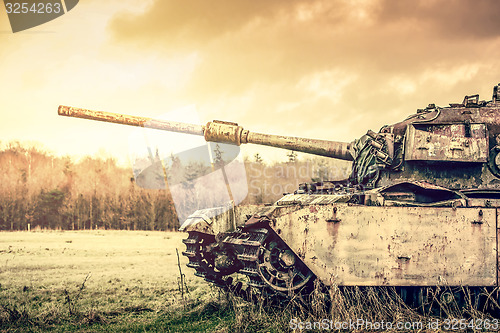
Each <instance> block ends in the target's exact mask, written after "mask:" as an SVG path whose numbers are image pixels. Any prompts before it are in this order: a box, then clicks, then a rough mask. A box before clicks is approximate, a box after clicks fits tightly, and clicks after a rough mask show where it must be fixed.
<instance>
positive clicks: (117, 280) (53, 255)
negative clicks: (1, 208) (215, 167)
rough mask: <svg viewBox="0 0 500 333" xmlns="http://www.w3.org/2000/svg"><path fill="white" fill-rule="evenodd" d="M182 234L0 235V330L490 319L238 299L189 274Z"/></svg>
mask: <svg viewBox="0 0 500 333" xmlns="http://www.w3.org/2000/svg"><path fill="white" fill-rule="evenodd" d="M184 237H186V234H184V233H177V232H159V231H105V230H92V231H88V230H87V231H32V232H1V233H0V332H47V331H50V332H101V331H103V332H104V331H105V332H221V333H224V332H231V333H237V332H289V331H295V332H302V331H307V332H311V331H317V330H307V329H306V328H308V327H307V325H308V323H309V324H311V323H314V322H316V323H318V322H319V321H321V320H323V319H328V320H331V321H330V323H338V324H342V323H347V322H349V321H356V320H357V319H359V318H364V320H367V321H371V322H372V323H375V322H379V323H380V322H392V323H395V324H396V323H398V322H400V323H405V324H408V325H417V324H418V323H421V325H422V329H421V328H420V326H414V327H406V328H408V329H409V330H412V331H424V330H425V331H427V329H426V328H429V324H430V323H435V322H436V320H438V321H439V320H440V325H441V327H442V325H443V324H444V320H445V319H450V318H458V319H460V318H467V320H468V321H469V322H470V319H481V320H484V319H489V320H491V319H492V318H491V317H490V316H489V315H485V314H483V313H481V312H477V311H475V310H474V309H472V308H471V307H465V308H464V309H456V308H453V307H450V308H448V309H445V310H444V311H441V313H440V314H439V315H438V316H436V315H435V314H431V313H428V314H425V313H418V312H416V311H414V310H412V309H410V308H408V307H407V306H405V305H404V304H403V303H402V302H400V301H399V300H397V299H394V297H393V296H390V295H388V294H380V293H379V292H377V291H376V290H375V289H366V290H363V291H361V290H359V289H355V290H353V291H351V293H350V294H346V293H345V292H343V293H341V292H340V291H339V289H338V288H333V289H331V290H330V292H329V297H330V300H331V302H330V303H329V304H331V305H332V306H330V307H325V304H326V302H325V298H324V294H322V293H313V295H312V298H311V300H310V301H311V302H310V304H311V306H310V307H309V308H307V309H306V308H304V307H302V305H301V304H300V303H298V302H293V301H292V302H290V303H288V304H286V305H285V306H284V307H280V308H276V307H269V306H267V305H265V304H264V302H262V300H261V301H260V302H257V303H256V304H253V303H249V302H245V301H244V300H242V299H241V298H239V297H235V296H234V295H232V294H231V293H226V292H222V291H221V290H220V289H218V288H216V287H212V286H210V285H208V283H206V282H205V281H203V280H202V279H200V278H198V277H195V276H194V274H193V272H194V271H193V270H192V269H189V268H187V267H186V263H187V258H185V257H183V256H182V255H181V252H182V251H183V250H184V249H185V246H184V244H183V243H182V238H184ZM176 250H178V251H179V254H180V256H179V259H180V264H181V265H180V267H181V269H182V272H183V274H184V275H185V279H184V283H183V285H182V288H181V285H180V282H181V281H180V271H179V265H178V257H177V253H176ZM325 324H326V322H323V325H325ZM323 327H326V326H323ZM294 328H295V330H293V329H294ZM301 328H302V329H301ZM330 328H332V327H331V326H330ZM351 328H352V327H349V326H346V327H345V328H343V329H342V330H343V331H351ZM386 328H387V327H386ZM406 328H404V329H396V327H395V326H394V329H392V331H394V330H399V331H407V330H408V329H406ZM483 328H484V327H483ZM473 330H474V329H473ZM322 331H325V330H322ZM357 331H363V330H362V329H358V330H357ZM376 331H385V330H384V329H376ZM429 331H439V329H431V330H429Z"/></svg>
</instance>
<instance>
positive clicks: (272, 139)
mask: <svg viewBox="0 0 500 333" xmlns="http://www.w3.org/2000/svg"><path fill="white" fill-rule="evenodd" d="M58 113H59V115H61V116H67V117H76V118H83V119H90V120H98V121H104V122H108V123H116V124H122V125H129V126H138V127H146V128H154V129H159V130H164V131H170V132H179V133H187V134H193V135H200V136H204V137H205V140H206V141H212V142H222V143H230V144H235V145H238V146H239V145H241V144H242V143H253V144H258V145H265V146H271V147H277V148H283V149H289V150H295V151H300V152H304V153H309V154H314V155H320V156H326V157H333V158H337V159H341V160H347V161H352V160H353V158H352V156H351V154H350V152H349V150H350V148H351V143H347V142H336V141H328V140H316V139H307V138H298V137H290V136H281V135H271V134H262V133H255V132H250V131H248V130H245V129H243V127H241V126H238V124H236V123H231V122H225V121H219V120H214V121H211V122H208V123H207V124H206V125H205V126H200V125H194V124H187V123H181V122H174V121H163V120H157V119H153V118H148V117H138V116H129V115H123V114H118V113H111V112H104V111H94V110H87V109H81V108H75V107H69V106H64V105H61V106H59V109H58Z"/></svg>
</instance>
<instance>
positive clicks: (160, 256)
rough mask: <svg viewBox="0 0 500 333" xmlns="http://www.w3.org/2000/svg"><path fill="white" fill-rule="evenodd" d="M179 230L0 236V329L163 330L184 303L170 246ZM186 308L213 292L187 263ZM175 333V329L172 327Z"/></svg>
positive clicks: (177, 238)
mask: <svg viewBox="0 0 500 333" xmlns="http://www.w3.org/2000/svg"><path fill="white" fill-rule="evenodd" d="M184 236H185V235H184V234H182V233H167V232H141V231H139V232H129V231H79V232H70V231H64V232H57V231H50V232H49V231H47V232H31V233H28V232H3V233H0V328H1V329H3V330H9V331H10V330H12V331H16V330H17V331H26V330H32V331H41V330H48V329H50V330H56V331H67V330H81V331H87V330H88V331H94V330H108V331H109V330H112V331H131V330H132V331H144V330H153V331H156V330H165V331H167V330H169V327H167V321H168V320H169V319H168V318H167V317H169V315H170V314H171V311H170V310H171V309H172V307H173V308H175V307H179V306H181V307H182V306H183V304H182V303H183V301H182V297H181V294H180V292H179V288H178V278H179V268H178V265H177V255H176V249H179V252H182V251H183V250H184V248H185V246H184V245H183V244H182V241H181V239H182V238H183V237H184ZM180 260H181V263H182V270H183V272H184V273H185V275H186V281H187V283H186V284H187V285H188V288H189V294H188V295H187V300H186V301H185V303H186V304H187V303H190V302H191V303H190V305H191V306H192V302H193V300H197V299H200V300H204V299H206V298H210V297H211V296H212V295H211V294H214V293H217V292H216V291H213V290H211V289H210V288H209V287H208V286H207V284H206V283H205V282H204V281H203V280H202V279H199V278H194V277H193V272H192V270H190V269H188V268H187V267H186V266H185V264H186V262H187V259H185V258H184V257H183V256H182V255H181V256H180ZM174 331H175V330H174Z"/></svg>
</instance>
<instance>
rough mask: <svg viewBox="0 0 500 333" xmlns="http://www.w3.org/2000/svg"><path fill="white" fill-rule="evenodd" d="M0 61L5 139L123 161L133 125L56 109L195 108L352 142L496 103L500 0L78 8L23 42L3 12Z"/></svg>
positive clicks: (254, 127)
mask: <svg viewBox="0 0 500 333" xmlns="http://www.w3.org/2000/svg"><path fill="white" fill-rule="evenodd" d="M0 64H1V65H0V114H1V123H0V141H1V143H3V144H5V143H6V142H8V141H11V140H19V141H37V142H40V143H41V144H42V145H43V146H44V147H45V148H46V149H48V150H50V151H52V152H54V153H56V154H73V155H75V156H81V155H84V154H94V153H96V152H97V151H99V150H101V151H103V149H104V150H105V151H107V153H108V154H111V155H113V156H115V157H116V158H117V159H119V160H126V158H127V157H126V156H127V154H128V144H129V143H128V137H129V135H130V131H131V129H130V128H126V127H124V126H119V125H114V124H104V123H97V122H91V121H88V120H80V119H70V118H65V117H60V116H58V115H57V107H58V105H60V104H64V105H70V106H78V107H83V108H90V109H97V110H104V111H110V112H120V113H127V114H137V115H141V116H153V117H154V116H155V115H159V114H161V113H164V112H168V111H171V110H175V109H178V108H183V107H186V106H189V105H196V106H197V109H198V115H199V118H200V120H201V121H202V123H205V122H206V121H209V120H213V119H220V120H227V121H234V122H238V123H239V124H240V125H242V126H243V127H244V128H246V129H249V130H251V131H257V132H264V133H271V134H281V135H293V136H302V137H312V138H319V139H331V140H338V141H352V140H353V139H355V138H358V137H360V136H361V135H363V134H364V133H366V130H368V129H373V130H377V131H378V129H379V128H380V127H381V126H382V125H385V124H391V123H395V122H398V121H400V120H403V119H404V118H406V116H407V115H409V114H410V113H414V112H415V111H416V109H417V108H423V107H425V106H427V104H429V103H436V104H437V105H441V106H446V105H447V104H448V103H452V102H455V103H456V102H461V101H462V99H463V97H464V95H466V94H475V93H479V94H480V98H481V99H486V100H490V99H491V93H492V87H493V86H494V85H495V84H497V83H499V82H500V1H498V0H450V1H437V0H423V1H417V0H414V1H402V0H355V1H353V0H349V1H348V0H265V1H263V0H221V1H217V0H213V1H206V0H183V1H172V0H146V1H145V0H140V1H139V0H81V1H80V3H79V4H78V5H77V6H76V7H75V8H74V9H73V10H72V11H70V12H68V13H67V14H65V15H63V16H62V17H60V18H57V19H55V20H53V21H51V22H48V23H46V24H43V25H41V26H38V27H35V28H32V29H29V30H26V31H24V32H19V33H15V34H13V33H12V31H11V29H10V26H9V22H8V18H7V14H6V11H5V8H4V7H3V6H1V7H0ZM255 151H257V150H255V149H254V150H252V149H250V148H244V153H246V154H247V155H253V154H254V153H255ZM263 153H264V155H265V156H268V158H277V159H284V158H285V153H286V152H282V151H279V152H275V151H273V150H271V149H266V150H264V151H263Z"/></svg>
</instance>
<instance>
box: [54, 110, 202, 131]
mask: <svg viewBox="0 0 500 333" xmlns="http://www.w3.org/2000/svg"><path fill="white" fill-rule="evenodd" d="M58 113H59V115H60V116H67V117H76V118H83V119H90V120H97V121H104V122H108V123H115V124H122V125H129V126H138V127H145V128H154V129H159V130H163V131H170V132H180V133H187V134H193V135H203V127H202V126H199V125H193V124H186V123H180V122H175V121H162V120H155V119H152V118H148V117H137V116H129V115H124V114H119V113H112V112H104V111H93V110H87V109H81V108H75V107H70V106H64V105H60V106H59V109H58Z"/></svg>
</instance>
